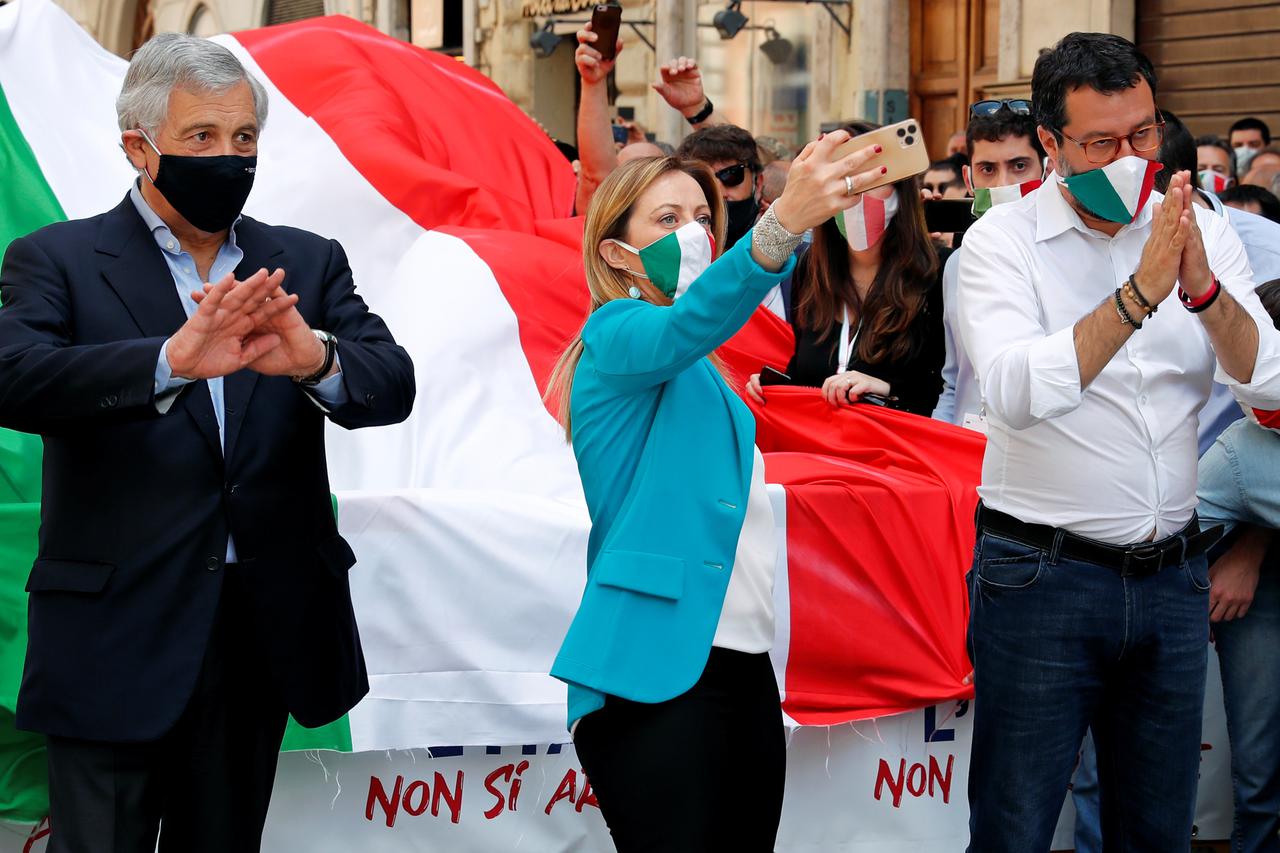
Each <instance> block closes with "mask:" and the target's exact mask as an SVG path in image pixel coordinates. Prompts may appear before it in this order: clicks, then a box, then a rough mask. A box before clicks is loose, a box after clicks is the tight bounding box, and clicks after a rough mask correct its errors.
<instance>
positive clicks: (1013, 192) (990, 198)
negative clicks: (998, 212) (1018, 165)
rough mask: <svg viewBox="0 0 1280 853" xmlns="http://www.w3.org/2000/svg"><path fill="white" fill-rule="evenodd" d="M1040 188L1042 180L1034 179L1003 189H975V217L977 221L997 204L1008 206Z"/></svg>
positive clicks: (1008, 185)
mask: <svg viewBox="0 0 1280 853" xmlns="http://www.w3.org/2000/svg"><path fill="white" fill-rule="evenodd" d="M1039 186H1040V179H1039V178H1033V179H1032V180H1030V181H1023V182H1022V183H1020V184H1006V185H1005V186H1003V187H974V188H973V217H974V219H977V218H978V217H980V216H982V214H984V213H986V212H987V211H988V210H990V209H991V208H993V207H995V206H996V205H997V204H1008V203H1009V202H1011V201H1017V200H1018V199H1020V198H1022V197H1023V196H1025V195H1029V194H1030V193H1032V192H1034V191H1035V190H1036V188H1037V187H1039Z"/></svg>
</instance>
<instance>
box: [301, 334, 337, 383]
mask: <svg viewBox="0 0 1280 853" xmlns="http://www.w3.org/2000/svg"><path fill="white" fill-rule="evenodd" d="M311 334H313V335H315V336H316V337H317V338H319V339H320V342H321V343H323V344H324V363H323V364H321V365H320V369H319V370H317V371H316V372H315V373H313V374H311V375H310V376H302V377H295V379H294V381H295V382H297V383H298V384H299V385H315V384H317V383H319V382H320V380H322V379H324V378H325V376H326V375H328V373H329V371H330V370H332V369H333V360H334V359H335V358H336V357H337V355H338V339H337V338H335V337H334V336H333V335H331V334H330V333H329V332H325V331H322V330H321V329H312V330H311Z"/></svg>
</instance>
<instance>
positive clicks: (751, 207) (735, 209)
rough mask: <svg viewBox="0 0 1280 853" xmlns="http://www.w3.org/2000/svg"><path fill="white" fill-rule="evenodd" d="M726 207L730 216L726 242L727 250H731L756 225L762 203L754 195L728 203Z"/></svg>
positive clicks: (726, 225) (726, 228)
mask: <svg viewBox="0 0 1280 853" xmlns="http://www.w3.org/2000/svg"><path fill="white" fill-rule="evenodd" d="M724 207H725V212H726V213H727V214H728V216H729V221H728V222H727V223H725V229H724V230H725V234H724V241H725V244H726V245H725V248H726V249H730V248H732V247H733V244H734V243H736V242H738V241H739V240H741V239H742V237H743V235H744V234H746V233H747V232H748V231H750V230H751V226H752V225H755V224H756V214H757V213H759V212H760V202H759V201H758V200H757V199H756V196H755V193H752V194H751V196H750V197H749V198H744V199H740V200H738V201H726V202H725V203H724Z"/></svg>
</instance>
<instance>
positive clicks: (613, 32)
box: [591, 3, 622, 62]
mask: <svg viewBox="0 0 1280 853" xmlns="http://www.w3.org/2000/svg"><path fill="white" fill-rule="evenodd" d="M621 26H622V7H621V6H619V5H618V4H617V3H600V4H598V5H597V6H596V7H595V8H594V9H592V10H591V32H593V33H595V34H596V43H595V49H596V50H598V51H600V57H601V58H602V59H604V60H605V61H606V62H610V61H612V60H614V59H616V58H617V55H618V30H619V28H620V27H621Z"/></svg>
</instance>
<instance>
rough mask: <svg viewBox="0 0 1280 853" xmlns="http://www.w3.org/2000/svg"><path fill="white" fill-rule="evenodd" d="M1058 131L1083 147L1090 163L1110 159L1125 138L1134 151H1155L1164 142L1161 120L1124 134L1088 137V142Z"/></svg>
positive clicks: (1117, 151) (1104, 161)
mask: <svg viewBox="0 0 1280 853" xmlns="http://www.w3.org/2000/svg"><path fill="white" fill-rule="evenodd" d="M1058 132H1059V133H1062V135H1063V136H1064V137H1065V138H1067V139H1070V140H1071V141H1072V142H1074V143H1075V144H1076V145H1079V146H1080V147H1081V148H1082V149H1084V157H1085V159H1086V160H1088V161H1089V162H1090V163H1106V162H1108V161H1109V160H1112V159H1113V158H1114V157H1115V156H1116V154H1118V153H1119V152H1120V143H1121V142H1123V141H1124V140H1126V139H1127V140H1129V146H1130V147H1131V148H1133V150H1134V151H1141V152H1143V153H1145V152H1147V151H1155V150H1156V149H1157V148H1159V147H1160V143H1162V142H1164V122H1163V121H1158V122H1156V123H1155V124H1148V125H1145V126H1143V127H1140V128H1138V129H1137V130H1135V131H1134V132H1133V133H1130V134H1126V135H1125V136H1102V137H1099V138H1098V139H1090V140H1089V141H1088V142H1081V141H1080V140H1079V139H1076V138H1075V137H1072V136H1068V135H1067V134H1066V133H1063V132H1062V131H1061V130H1059V131H1058Z"/></svg>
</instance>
